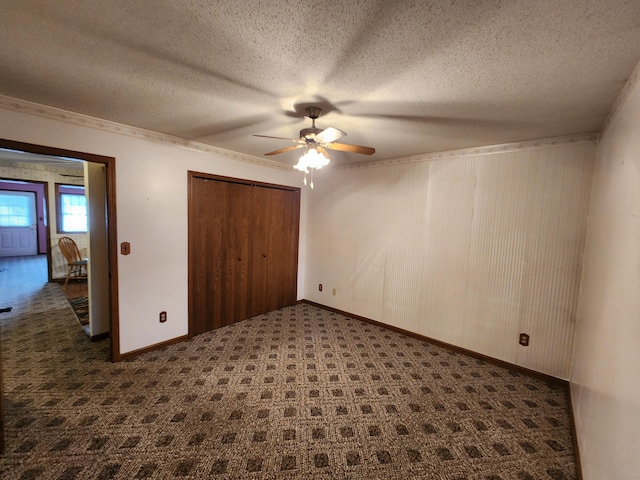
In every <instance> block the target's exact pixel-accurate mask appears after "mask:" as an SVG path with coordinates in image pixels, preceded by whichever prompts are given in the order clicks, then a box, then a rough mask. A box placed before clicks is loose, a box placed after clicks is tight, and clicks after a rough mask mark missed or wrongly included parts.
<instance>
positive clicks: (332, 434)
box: [0, 304, 576, 480]
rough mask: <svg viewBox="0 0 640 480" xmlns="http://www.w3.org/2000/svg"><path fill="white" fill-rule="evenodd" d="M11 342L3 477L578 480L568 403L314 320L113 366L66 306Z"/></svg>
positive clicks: (370, 329) (531, 385) (293, 310)
mask: <svg viewBox="0 0 640 480" xmlns="http://www.w3.org/2000/svg"><path fill="white" fill-rule="evenodd" d="M2 333H3V336H4V341H5V345H4V348H5V351H4V353H5V355H4V356H5V358H6V359H7V360H6V361H5V371H6V379H5V382H6V383H5V393H6V412H5V419H6V430H7V431H6V434H7V453H6V454H5V455H4V456H3V457H0V474H2V475H4V476H3V477H2V478H17V479H27V478H30V479H45V478H47V479H48V478H65V479H89V478H104V479H108V478H114V479H116V478H117V479H120V478H122V479H130V478H203V479H204V478H220V479H231V478H233V479H237V478H251V479H262V478H264V479H268V478H283V479H298V478H335V479H360V478H367V479H372V480H373V479H409V478H421V479H422V478H426V479H458V480H463V479H468V480H471V479H494V480H497V479H502V480H508V479H518V480H522V479H555V480H558V479H575V478H576V470H575V459H574V454H573V449H572V439H571V429H570V423H569V416H568V404H567V392H566V390H565V389H563V388H560V387H558V386H555V385H552V384H547V383H545V382H542V381H540V380H537V379H533V378H530V377H527V376H524V375H522V374H519V373H516V372H513V371H510V370H506V369H503V368H499V367H496V366H494V365H491V364H488V363H485V362H483V361H480V360H477V359H474V358H470V357H467V356H464V355H461V354H458V353H455V352H452V351H448V350H445V349H443V348H441V347H438V346H435V345H432V344H429V343H426V342H421V341H418V340H415V339H412V338H409V337H406V336H404V335H401V334H398V333H395V332H392V331H389V330H386V329H384V328H381V327H376V326H371V325H369V324H366V323H363V322H360V321H357V320H353V319H350V318H347V317H344V316H341V315H337V314H334V313H331V312H328V311H325V310H322V309H319V308H316V307H312V306H309V305H304V304H303V305H297V306H293V307H288V308H285V309H282V310H278V311H275V312H271V313H269V314H266V315H262V316H258V317H255V318H253V319H249V320H246V321H244V322H240V323H236V324H233V325H230V326H228V327H225V328H222V329H219V330H216V331H213V332H209V333H206V334H203V335H199V336H197V337H195V338H193V339H192V340H190V341H188V342H183V343H180V344H176V345H172V346H170V347H167V348H164V349H162V350H159V351H155V352H151V353H148V354H145V355H141V356H139V357H137V358H136V359H134V360H132V361H128V362H123V363H120V364H111V363H109V362H108V361H107V358H108V344H107V342H93V343H92V342H88V341H87V339H86V336H84V333H83V331H82V329H81V327H79V326H78V324H77V322H75V319H74V318H73V313H72V312H71V310H70V309H69V308H68V307H67V308H66V309H63V310H57V311H56V310H54V311H52V312H45V313H37V314H32V315H26V316H24V317H22V318H20V319H19V321H16V322H7V323H6V324H3V332H2ZM5 476H6V477H5Z"/></svg>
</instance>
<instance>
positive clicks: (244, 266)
mask: <svg viewBox="0 0 640 480" xmlns="http://www.w3.org/2000/svg"><path fill="white" fill-rule="evenodd" d="M251 204H252V189H251V186H249V185H243V184H236V183H229V182H223V181H217V180H211V179H206V178H198V177H193V178H192V179H191V205H190V218H189V242H190V268H189V270H190V325H191V334H193V335H198V334H200V333H204V332H207V331H209V330H213V329H215V328H219V327H223V326H225V325H229V324H231V323H233V322H236V321H239V320H244V319H245V318H248V316H249V306H250V302H251V298H250V286H249V268H250V264H251V250H250V237H251V235H250V228H251Z"/></svg>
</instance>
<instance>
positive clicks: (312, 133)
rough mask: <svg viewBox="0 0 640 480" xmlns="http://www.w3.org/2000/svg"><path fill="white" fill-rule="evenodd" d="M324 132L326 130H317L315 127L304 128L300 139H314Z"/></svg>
mask: <svg viewBox="0 0 640 480" xmlns="http://www.w3.org/2000/svg"><path fill="white" fill-rule="evenodd" d="M323 130H324V128H315V127H310V128H303V129H302V130H300V138H307V137H308V136H309V137H311V138H313V137H315V136H316V135H318V134H319V133H320V132H322V131H323Z"/></svg>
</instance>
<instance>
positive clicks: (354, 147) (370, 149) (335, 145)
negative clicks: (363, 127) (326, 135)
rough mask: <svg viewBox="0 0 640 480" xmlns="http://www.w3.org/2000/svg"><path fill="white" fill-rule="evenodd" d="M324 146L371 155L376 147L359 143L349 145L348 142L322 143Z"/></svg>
mask: <svg viewBox="0 0 640 480" xmlns="http://www.w3.org/2000/svg"><path fill="white" fill-rule="evenodd" d="M322 146H323V147H325V148H330V149H331V150H340V151H341V152H352V153H362V154H364V155H373V154H374V153H376V149H375V148H373V147H363V146H361V145H349V144H348V143H324V144H322Z"/></svg>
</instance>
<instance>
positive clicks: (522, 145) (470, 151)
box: [336, 132, 600, 170]
mask: <svg viewBox="0 0 640 480" xmlns="http://www.w3.org/2000/svg"><path fill="white" fill-rule="evenodd" d="M599 138H600V134H599V133H597V132H594V133H581V134H576V135H567V136H563V137H553V138H543V139H540V140H527V141H523V142H514V143H503V144H500V145H489V146H485V147H473V148H463V149H459V150H449V151H443V152H433V153H423V154H420V155H411V156H409V157H401V158H392V159H389V160H380V161H377V162H366V163H358V164H354V165H342V166H339V167H336V169H337V170H350V169H353V168H366V167H381V166H388V165H401V164H405V163H419V162H428V161H431V160H443V159H447V158H458V157H472V156H477V155H488V154H495V153H507V152H514V151H518V150H531V149H534V148H546V147H554V146H557V145H564V144H576V143H597V142H598V139H599Z"/></svg>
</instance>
